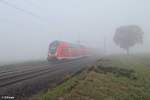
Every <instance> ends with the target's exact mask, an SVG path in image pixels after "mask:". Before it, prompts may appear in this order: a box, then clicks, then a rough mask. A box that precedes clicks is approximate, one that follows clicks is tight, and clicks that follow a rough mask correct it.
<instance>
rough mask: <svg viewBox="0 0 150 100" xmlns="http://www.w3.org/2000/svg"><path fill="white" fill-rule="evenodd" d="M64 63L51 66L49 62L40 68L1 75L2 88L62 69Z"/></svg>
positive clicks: (0, 83) (0, 85)
mask: <svg viewBox="0 0 150 100" xmlns="http://www.w3.org/2000/svg"><path fill="white" fill-rule="evenodd" d="M76 61H78V60H76ZM74 62H75V61H74ZM66 63H72V61H70V62H65V64H66ZM62 64H64V63H57V64H54V65H51V66H50V67H49V64H46V65H44V64H43V65H41V66H40V67H38V68H32V69H24V70H22V71H17V72H15V73H14V72H13V73H7V74H6V75H0V88H1V87H5V86H8V85H11V84H15V83H17V82H20V81H24V80H28V79H31V78H34V77H37V76H40V75H43V74H46V73H51V72H55V71H57V70H60V65H62Z"/></svg>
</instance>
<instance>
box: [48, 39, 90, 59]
mask: <svg viewBox="0 0 150 100" xmlns="http://www.w3.org/2000/svg"><path fill="white" fill-rule="evenodd" d="M87 55H88V49H87V48H86V47H84V46H82V45H78V44H71V43H68V42H64V41H57V40H56V41H54V42H52V43H51V44H50V45H49V49H48V57H47V59H48V61H52V60H62V59H74V58H80V57H84V56H87Z"/></svg>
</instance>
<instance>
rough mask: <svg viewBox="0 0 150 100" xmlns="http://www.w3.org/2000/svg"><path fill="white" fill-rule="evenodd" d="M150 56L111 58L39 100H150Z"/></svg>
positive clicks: (43, 95)
mask: <svg viewBox="0 0 150 100" xmlns="http://www.w3.org/2000/svg"><path fill="white" fill-rule="evenodd" d="M149 65H150V57H147V56H137V55H136V56H119V55H118V56H116V55H115V56H109V57H107V58H105V59H103V60H100V61H98V62H97V64H95V65H94V66H93V67H91V68H89V69H87V70H85V71H83V72H82V73H80V74H79V75H77V76H75V77H73V78H71V79H70V80H68V81H66V82H64V83H63V84H62V85H60V86H58V87H56V88H54V89H53V90H49V91H48V92H47V93H45V94H42V95H40V96H38V100H150V66H149Z"/></svg>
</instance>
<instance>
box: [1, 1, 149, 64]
mask: <svg viewBox="0 0 150 100" xmlns="http://www.w3.org/2000/svg"><path fill="white" fill-rule="evenodd" d="M5 1H6V2H5ZM149 22H150V1H149V0H1V1H0V62H2V63H3V62H10V61H20V60H28V59H43V58H44V59H46V56H47V49H48V45H49V43H50V42H51V41H53V40H64V41H69V42H73V43H76V42H77V41H78V39H79V38H80V40H81V43H82V44H85V45H88V46H91V47H98V48H103V43H104V36H105V37H106V44H107V49H108V50H107V51H108V53H110V52H112V51H113V52H120V51H121V49H119V47H117V46H116V45H115V44H114V43H113V35H114V33H115V29H116V28H117V27H119V26H120V25H129V24H137V25H139V26H140V27H141V28H142V29H143V31H144V33H145V34H144V44H143V46H136V47H135V48H136V49H135V48H133V49H132V51H134V50H136V51H137V52H142V51H144V52H148V51H150V44H149V43H150V28H149V27H150V25H149ZM121 52H123V50H122V51H121Z"/></svg>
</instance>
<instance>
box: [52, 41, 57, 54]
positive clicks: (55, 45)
mask: <svg viewBox="0 0 150 100" xmlns="http://www.w3.org/2000/svg"><path fill="white" fill-rule="evenodd" d="M58 45H59V42H57V41H55V42H53V43H51V44H50V53H51V54H55V53H56V49H57V47H58Z"/></svg>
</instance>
